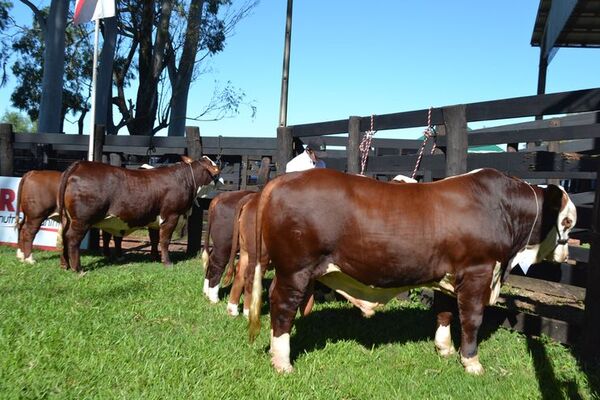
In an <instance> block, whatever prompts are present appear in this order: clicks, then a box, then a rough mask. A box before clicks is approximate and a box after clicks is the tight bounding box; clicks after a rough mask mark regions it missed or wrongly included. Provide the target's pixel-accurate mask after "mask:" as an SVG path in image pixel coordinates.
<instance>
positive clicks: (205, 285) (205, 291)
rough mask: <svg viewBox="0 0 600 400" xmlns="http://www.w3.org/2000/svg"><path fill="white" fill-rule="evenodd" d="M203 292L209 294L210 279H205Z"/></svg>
mask: <svg viewBox="0 0 600 400" xmlns="http://www.w3.org/2000/svg"><path fill="white" fill-rule="evenodd" d="M202 293H204V294H205V295H206V296H208V279H204V287H203V288H202Z"/></svg>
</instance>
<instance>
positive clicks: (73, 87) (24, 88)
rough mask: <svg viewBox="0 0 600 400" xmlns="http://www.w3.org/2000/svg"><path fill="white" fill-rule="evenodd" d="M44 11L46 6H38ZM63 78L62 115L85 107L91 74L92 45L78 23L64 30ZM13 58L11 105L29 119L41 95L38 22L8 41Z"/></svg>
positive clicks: (41, 55)
mask: <svg viewBox="0 0 600 400" xmlns="http://www.w3.org/2000/svg"><path fill="white" fill-rule="evenodd" d="M42 12H43V13H44V14H45V15H47V13H48V9H44V10H42ZM65 48H66V50H65V51H66V55H65V60H66V63H65V80H64V86H63V107H62V113H63V117H64V116H65V115H66V114H68V113H71V114H77V113H80V112H82V111H83V110H87V109H89V105H88V103H87V99H88V98H89V96H90V80H91V75H92V69H91V64H92V61H91V57H92V52H93V50H92V45H91V43H90V41H89V38H88V34H87V32H86V31H85V30H84V29H83V28H82V27H81V26H72V25H69V27H68V28H67V32H66V46H65ZM12 49H13V51H14V53H15V55H16V60H15V62H14V64H13V65H12V73H13V75H14V76H15V78H16V80H17V85H16V87H15V90H14V92H13V93H12V95H11V97H10V99H11V102H12V105H13V106H14V107H16V108H18V109H19V110H22V111H25V112H27V114H28V115H29V118H31V120H34V121H35V120H37V119H38V112H39V104H40V98H41V86H42V84H41V83H42V74H43V70H42V68H43V60H44V47H43V37H42V30H41V28H40V25H39V23H37V22H36V23H34V25H33V26H32V27H31V28H26V29H23V31H22V32H21V33H20V34H19V35H18V36H17V39H16V41H15V42H14V43H13V45H12Z"/></svg>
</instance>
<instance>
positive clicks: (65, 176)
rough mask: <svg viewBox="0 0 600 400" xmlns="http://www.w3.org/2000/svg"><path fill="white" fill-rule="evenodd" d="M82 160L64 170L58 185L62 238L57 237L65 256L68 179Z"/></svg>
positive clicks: (67, 223)
mask: <svg viewBox="0 0 600 400" xmlns="http://www.w3.org/2000/svg"><path fill="white" fill-rule="evenodd" d="M80 162H81V161H75V162H74V163H73V164H71V165H69V167H68V168H67V169H66V170H65V172H63V174H62V175H61V177H60V185H59V186H58V194H57V199H56V204H57V205H58V218H59V219H60V223H61V230H60V238H59V239H57V247H59V248H60V247H63V254H64V255H65V258H67V254H66V253H65V252H66V247H65V244H66V242H65V234H66V233H67V231H68V229H69V222H70V221H69V216H68V213H66V212H65V210H64V209H65V191H66V189H67V180H68V179H69V177H70V176H71V174H72V173H73V170H74V169H75V168H76V167H77V166H78V165H79V163H80Z"/></svg>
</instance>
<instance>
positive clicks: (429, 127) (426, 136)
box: [411, 107, 436, 179]
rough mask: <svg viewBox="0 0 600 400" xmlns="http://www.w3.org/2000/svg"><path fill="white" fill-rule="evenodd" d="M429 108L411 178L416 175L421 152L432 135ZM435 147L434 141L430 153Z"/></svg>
mask: <svg viewBox="0 0 600 400" xmlns="http://www.w3.org/2000/svg"><path fill="white" fill-rule="evenodd" d="M431 110H432V108H431V107H429V112H428V113H427V128H425V130H424V131H423V135H424V136H425V137H424V138H423V144H422V145H421V149H420V150H419V156H418V157H417V163H416V164H415V169H414V170H413V173H412V175H411V178H413V179H415V176H416V175H417V170H418V169H419V165H421V159H422V158H423V152H424V151H425V146H426V145H427V141H428V140H429V138H432V137H434V130H433V125H431ZM435 148H436V143H435V141H434V142H433V147H432V148H431V154H433V152H434V151H435Z"/></svg>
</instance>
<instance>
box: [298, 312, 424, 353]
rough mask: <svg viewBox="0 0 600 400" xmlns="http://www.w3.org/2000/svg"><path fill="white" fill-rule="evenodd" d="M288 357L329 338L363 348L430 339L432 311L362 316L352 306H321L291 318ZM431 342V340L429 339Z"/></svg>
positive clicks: (307, 350)
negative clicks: (294, 330) (289, 352)
mask: <svg viewBox="0 0 600 400" xmlns="http://www.w3.org/2000/svg"><path fill="white" fill-rule="evenodd" d="M294 323H295V326H296V334H295V335H293V336H292V338H291V343H290V346H291V350H292V353H291V357H292V361H294V360H295V359H296V358H297V357H298V356H299V355H300V354H302V353H304V352H310V351H314V350H320V349H323V348H324V347H325V345H326V344H327V343H329V342H338V341H346V340H353V341H356V342H357V343H360V344H361V345H362V346H364V347H365V348H367V349H371V348H374V347H379V346H382V345H385V344H389V343H407V342H415V341H422V340H432V334H433V330H434V329H435V328H434V324H435V315H434V314H433V312H432V311H431V310H415V309H406V310H389V311H381V312H377V313H376V314H375V315H374V316H372V317H371V318H365V317H363V316H362V314H361V313H360V311H359V310H358V309H356V308H351V309H339V308H335V309H323V310H320V311H313V312H312V313H311V314H309V315H308V316H306V317H302V318H297V319H296V320H295V322H294ZM432 346H433V341H432Z"/></svg>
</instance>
